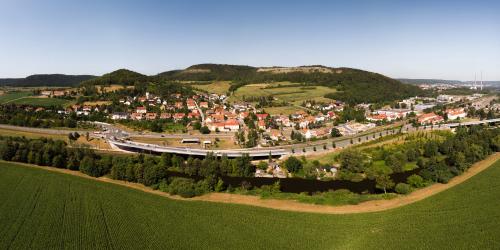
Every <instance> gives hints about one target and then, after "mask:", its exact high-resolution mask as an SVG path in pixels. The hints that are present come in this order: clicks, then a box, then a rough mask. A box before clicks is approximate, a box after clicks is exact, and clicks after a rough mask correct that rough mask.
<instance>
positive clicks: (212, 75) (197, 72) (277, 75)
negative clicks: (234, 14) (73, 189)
mask: <svg viewBox="0 0 500 250" xmlns="http://www.w3.org/2000/svg"><path fill="white" fill-rule="evenodd" d="M155 77H156V78H162V79H165V80H180V81H214V80H230V81H232V86H231V89H230V90H236V89H237V88H238V87H240V86H243V85H245V84H249V83H263V82H282V81H289V82H299V83H304V84H309V85H323V86H328V87H332V88H336V89H337V90H339V92H337V93H333V94H329V95H327V96H326V97H328V98H332V99H338V100H343V101H346V102H349V103H362V102H386V101H393V100H396V99H401V98H405V97H409V96H415V95H420V94H422V90H420V89H419V88H418V87H416V86H413V85H409V84H403V83H402V82H400V81H398V80H395V79H392V78H389V77H386V76H384V75H381V74H378V73H373V72H368V71H364V70H359V69H352V68H331V67H325V66H321V65H312V66H300V67H262V68H257V67H251V66H240V65H225V64H198V65H193V66H191V67H189V68H187V69H185V70H176V71H167V72H163V73H160V74H158V75H156V76H155Z"/></svg>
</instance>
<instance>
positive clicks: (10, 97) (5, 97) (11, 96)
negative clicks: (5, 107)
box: [0, 91, 32, 104]
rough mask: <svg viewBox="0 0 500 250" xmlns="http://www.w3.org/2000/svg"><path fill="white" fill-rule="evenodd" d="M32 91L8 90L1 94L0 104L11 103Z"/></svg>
mask: <svg viewBox="0 0 500 250" xmlns="http://www.w3.org/2000/svg"><path fill="white" fill-rule="evenodd" d="M31 94H32V93H31V92H29V91H18V92H8V93H5V94H2V95H0V104H4V103H9V102H12V101H14V100H17V99H20V98H23V97H26V96H30V95H31Z"/></svg>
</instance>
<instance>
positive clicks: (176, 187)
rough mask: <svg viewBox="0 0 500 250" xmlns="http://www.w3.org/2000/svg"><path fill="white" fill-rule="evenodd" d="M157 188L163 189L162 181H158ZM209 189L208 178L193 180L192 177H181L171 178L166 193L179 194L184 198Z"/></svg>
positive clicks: (206, 191)
mask: <svg viewBox="0 0 500 250" xmlns="http://www.w3.org/2000/svg"><path fill="white" fill-rule="evenodd" d="M159 189H160V190H162V191H165V186H164V183H163V182H160V185H159ZM211 190H212V188H211V185H210V180H208V179H205V180H202V181H198V182H195V181H194V180H192V179H188V178H181V177H174V178H172V180H171V182H170V184H168V188H166V191H167V192H168V193H170V194H172V195H180V196H181V197H184V198H191V197H194V196H199V195H203V194H205V193H208V192H210V191H211Z"/></svg>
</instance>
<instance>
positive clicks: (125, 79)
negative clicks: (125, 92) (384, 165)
mask: <svg viewBox="0 0 500 250" xmlns="http://www.w3.org/2000/svg"><path fill="white" fill-rule="evenodd" d="M145 81H149V79H148V76H146V75H143V74H140V73H137V72H134V71H131V70H128V69H119V70H116V71H113V72H111V73H107V74H104V75H102V76H100V77H97V78H94V79H90V80H87V81H84V82H82V84H84V85H85V84H90V85H112V84H119V85H133V84H134V83H135V82H145Z"/></svg>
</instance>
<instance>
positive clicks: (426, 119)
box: [417, 113, 444, 125]
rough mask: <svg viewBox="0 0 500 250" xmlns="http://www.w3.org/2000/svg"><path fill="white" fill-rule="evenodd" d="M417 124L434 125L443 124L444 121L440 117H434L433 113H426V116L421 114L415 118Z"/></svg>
mask: <svg viewBox="0 0 500 250" xmlns="http://www.w3.org/2000/svg"><path fill="white" fill-rule="evenodd" d="M417 120H418V123H419V124H422V125H424V124H436V123H440V122H443V121H444V119H443V117H442V116H440V115H436V114H435V113H428V114H423V115H420V116H418V117H417Z"/></svg>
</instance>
